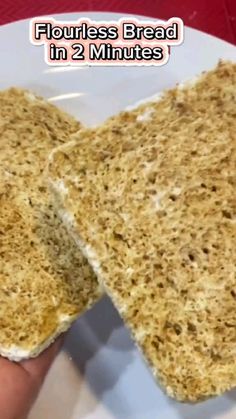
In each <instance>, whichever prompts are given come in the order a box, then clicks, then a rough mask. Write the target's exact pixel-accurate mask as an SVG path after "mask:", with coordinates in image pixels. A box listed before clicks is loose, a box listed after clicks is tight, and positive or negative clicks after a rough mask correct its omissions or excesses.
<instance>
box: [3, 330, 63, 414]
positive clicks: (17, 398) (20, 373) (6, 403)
mask: <svg viewBox="0 0 236 419" xmlns="http://www.w3.org/2000/svg"><path fill="white" fill-rule="evenodd" d="M61 344H62V338H59V339H58V340H56V342H54V344H53V345H51V346H50V347H49V348H48V349H46V350H45V351H44V352H43V353H42V354H41V355H39V356H38V357H37V358H34V359H29V360H26V361H22V362H20V363H15V362H11V361H9V360H8V359H5V358H2V357H0V418H1V419H26V418H27V415H28V413H29V411H30V408H31V407H32V404H33V403H34V401H35V399H36V397H37V395H38V392H39V390H40V388H41V386H42V384H43V381H44V378H45V376H46V374H47V371H48V369H49V368H50V366H51V364H52V362H53V360H54V358H55V357H56V355H57V353H58V352H59V350H60V347H61Z"/></svg>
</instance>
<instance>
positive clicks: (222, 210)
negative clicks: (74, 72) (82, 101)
mask: <svg viewBox="0 0 236 419" xmlns="http://www.w3.org/2000/svg"><path fill="white" fill-rule="evenodd" d="M147 111H148V112H147ZM143 115H146V116H145V118H144V117H142V118H141V116H143ZM74 139H75V140H74V142H73V143H71V144H69V145H68V146H65V147H62V148H61V149H60V148H59V149H58V150H57V151H56V152H55V153H54V154H53V155H52V156H51V162H50V164H49V173H50V183H51V187H52V188H53V190H54V192H55V194H56V195H57V199H58V204H59V205H60V206H61V208H63V211H64V220H65V222H66V221H67V222H68V227H69V228H70V229H71V232H72V234H73V236H74V237H75V238H76V241H77V243H78V244H79V246H80V247H81V249H82V250H83V252H84V254H86V256H87V257H88V259H89V262H90V263H91V265H92V266H93V268H94V270H95V271H96V273H97V275H98V279H99V280H100V281H101V283H102V284H104V288H105V290H106V292H107V293H108V294H109V295H110V297H111V298H112V300H113V302H114V303H115V305H116V307H117V308H118V310H119V312H120V314H121V315H122V317H123V318H124V320H125V322H126V324H127V325H128V327H129V328H130V330H131V332H132V335H133V337H134V339H135V341H136V342H137V343H138V345H139V347H140V348H141V350H142V353H143V355H144V357H145V359H146V360H147V361H148V363H149V365H150V366H151V368H152V371H153V374H154V376H155V377H156V378H157V380H158V381H159V382H160V383H161V385H162V386H163V387H164V388H165V389H166V392H167V393H168V395H170V396H171V397H174V398H176V399H178V400H181V401H192V402H195V401H198V400H202V399H205V398H208V397H210V396H214V395H219V394H221V393H223V392H224V391H226V390H227V389H230V388H232V387H234V386H235V385H236V314H235V313H236V195H235V194H236V192H235V191H236V64H235V63H230V62H221V63H219V65H218V67H217V68H216V69H214V70H212V71H210V72H207V73H205V74H203V75H202V76H201V77H199V79H198V81H197V82H196V83H195V85H193V86H191V87H188V86H186V87H183V86H181V88H178V87H177V88H175V89H173V90H170V91H168V92H166V93H165V94H164V96H163V98H162V99H161V100H160V101H157V102H154V103H149V104H145V105H143V106H140V107H138V108H137V109H136V110H133V111H130V112H123V113H121V114H120V115H118V116H115V117H113V118H111V119H109V120H108V121H107V122H106V123H105V124H104V125H103V126H101V127H100V128H98V129H96V130H85V131H81V132H80V133H78V135H77V136H74ZM58 180H60V182H63V185H64V191H66V192H65V193H64V194H61V193H60V192H59V191H58V189H57V184H58Z"/></svg>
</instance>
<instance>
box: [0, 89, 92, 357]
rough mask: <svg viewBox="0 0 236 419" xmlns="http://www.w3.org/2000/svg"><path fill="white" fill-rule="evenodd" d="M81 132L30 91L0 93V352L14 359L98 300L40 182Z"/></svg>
mask: <svg viewBox="0 0 236 419" xmlns="http://www.w3.org/2000/svg"><path fill="white" fill-rule="evenodd" d="M80 128H81V126H80V124H79V123H78V122H77V121H75V120H74V119H73V118H72V117H70V116H69V115H67V114H65V113H64V112H62V111H61V110H59V109H57V108H56V107H55V106H53V105H51V104H49V103H47V102H46V101H44V100H43V99H41V98H38V97H36V96H34V95H33V94H32V93H30V92H28V91H25V90H20V89H15V88H12V89H9V90H6V91H2V92H0V147H1V148H0V150H1V151H0V176H1V177H0V354H1V355H3V356H6V357H8V358H10V359H13V360H17V361H19V360H21V359H24V358H28V357H31V356H36V355H37V354H38V353H39V352H41V351H42V350H43V349H44V348H45V347H47V346H48V345H49V344H50V342H52V341H53V340H54V339H55V337H56V336H57V335H58V334H59V333H61V332H63V331H65V330H66V329H68V327H69V325H70V324H71V322H72V321H73V320H74V319H75V318H76V317H78V315H79V314H80V313H82V312H83V311H84V310H85V309H86V308H88V307H90V306H91V305H92V303H93V302H94V301H96V299H97V298H98V297H99V295H100V290H99V287H98V284H97V281H96V278H95V275H94V274H93V272H92V269H91V268H90V266H89V265H88V263H87V261H86V259H85V258H84V257H83V256H82V254H81V252H80V250H79V249H78V248H77V247H76V246H75V244H74V242H73V240H72V239H71V238H70V237H69V235H68V233H67V231H66V229H65V227H64V226H63V225H62V223H61V221H60V219H59V218H58V217H57V216H56V215H55V212H54V209H53V206H52V204H51V202H50V199H49V194H48V192H47V185H46V184H44V181H43V177H42V173H43V170H44V168H45V162H46V159H47V157H48V154H49V153H50V152H51V150H52V149H53V148H54V147H56V146H58V145H60V144H63V143H65V142H66V141H67V140H68V138H69V136H70V135H71V134H73V133H75V132H77V131H78V130H79V129H80Z"/></svg>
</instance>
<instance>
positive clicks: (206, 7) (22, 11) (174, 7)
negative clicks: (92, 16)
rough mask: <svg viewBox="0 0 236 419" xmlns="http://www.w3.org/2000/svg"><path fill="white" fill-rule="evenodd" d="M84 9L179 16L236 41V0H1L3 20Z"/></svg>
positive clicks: (197, 27) (224, 37)
mask: <svg viewBox="0 0 236 419" xmlns="http://www.w3.org/2000/svg"><path fill="white" fill-rule="evenodd" d="M81 11H106V12H121V13H124V12H126V13H134V14H140V15H146V16H152V17H159V18H164V19H166V18H169V17H172V16H178V17H181V18H182V19H183V20H184V23H185V24H186V25H188V26H191V27H193V28H196V29H200V30H202V31H204V32H207V33H210V34H212V35H215V36H218V37H219V38H222V39H225V40H227V41H229V42H231V43H234V44H236V0H0V24H4V23H9V22H13V21H16V20H19V19H25V18H29V17H32V16H38V15H46V14H52V13H54V14H55V13H66V12H81Z"/></svg>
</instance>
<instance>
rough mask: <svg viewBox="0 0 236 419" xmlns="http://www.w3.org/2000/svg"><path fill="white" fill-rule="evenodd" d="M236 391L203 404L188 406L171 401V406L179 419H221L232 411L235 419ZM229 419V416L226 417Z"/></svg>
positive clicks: (188, 404)
mask: <svg viewBox="0 0 236 419" xmlns="http://www.w3.org/2000/svg"><path fill="white" fill-rule="evenodd" d="M235 401H236V389H235V390H231V391H229V392H227V393H225V394H224V395H223V396H220V397H213V398H211V399H209V400H206V401H204V402H200V403H196V404H190V403H178V402H175V401H172V402H171V403H172V406H173V407H174V409H175V410H176V411H178V414H179V419H190V418H191V419H203V418H204V419H221V418H222V419H223V418H224V417H225V414H226V413H227V414H229V413H230V412H231V411H232V418H233V417H236V403H235ZM227 418H229V416H227Z"/></svg>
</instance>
